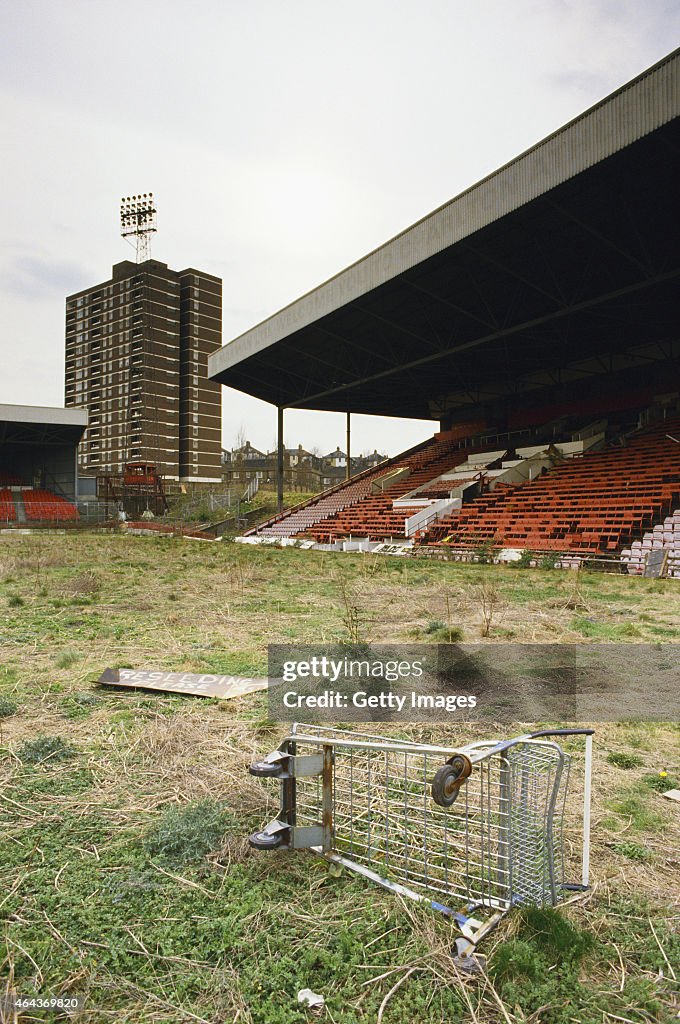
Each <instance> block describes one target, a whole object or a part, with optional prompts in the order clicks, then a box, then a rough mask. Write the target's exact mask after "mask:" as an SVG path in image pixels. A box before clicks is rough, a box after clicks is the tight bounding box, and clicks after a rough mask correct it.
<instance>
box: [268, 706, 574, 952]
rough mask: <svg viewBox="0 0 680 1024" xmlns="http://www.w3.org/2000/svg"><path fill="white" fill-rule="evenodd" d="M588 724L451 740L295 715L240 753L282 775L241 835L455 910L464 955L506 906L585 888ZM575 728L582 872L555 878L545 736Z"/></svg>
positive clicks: (564, 775)
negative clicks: (274, 798)
mask: <svg viewBox="0 0 680 1024" xmlns="http://www.w3.org/2000/svg"><path fill="white" fill-rule="evenodd" d="M592 734H593V730H592V729H547V730H541V731H539V732H534V733H529V734H526V735H523V736H517V737H514V738H513V739H508V740H503V741H500V742H498V741H493V740H489V741H481V742H476V743H470V744H467V745H464V746H461V747H458V748H455V749H452V748H448V747H444V746H435V745H429V744H423V743H411V742H405V741H401V740H396V739H391V738H388V737H384V736H372V735H368V734H364V733H360V732H354V731H349V730H344V729H336V728H328V727H323V728H322V727H320V726H310V725H304V724H301V723H295V724H294V725H293V726H292V728H291V731H290V733H289V735H288V736H286V737H285V738H284V740H283V741H282V743H281V744H280V746H279V748H278V750H276V751H274V752H273V753H271V754H269V755H268V756H267V757H266V758H264V759H263V760H262V761H259V762H257V763H255V764H253V765H251V767H250V771H251V774H252V775H255V776H259V777H266V778H277V779H278V780H279V782H280V789H281V805H280V811H279V813H278V815H277V817H276V818H275V819H274V820H273V821H271V822H269V824H268V825H266V826H265V828H264V829H262V830H261V831H260V832H256V833H254V835H252V836H251V837H250V844H251V845H252V846H253V847H255V848H256V849H260V850H271V849H276V848H287V849H290V850H298V849H311V850H313V851H314V852H315V853H319V854H321V855H323V856H324V857H326V858H327V859H328V860H331V861H334V862H335V863H337V864H341V865H343V866H344V867H347V868H349V869H351V870H353V871H357V872H359V873H360V874H362V875H364V876H365V877H368V878H370V879H371V880H372V881H374V882H377V883H378V884H380V885H383V886H385V887H386V888H388V889H391V890H393V891H396V892H399V893H401V894H402V895H405V896H409V897H411V898H413V899H417V900H425V901H427V902H429V903H430V904H431V906H432V907H434V908H435V909H437V910H440V911H442V912H444V913H446V914H448V915H450V916H451V917H453V918H454V920H455V921H456V922H457V924H458V925H459V927H460V929H461V932H462V935H463V938H462V939H460V940H458V953H459V955H461V956H467V955H468V954H469V953H471V952H472V951H473V950H474V947H475V946H476V944H477V943H478V942H479V941H480V939H481V938H482V937H483V936H484V935H486V934H487V933H488V931H489V930H490V929H491V928H493V927H494V926H495V925H496V924H497V923H498V921H499V920H500V919H501V917H502V916H503V914H505V913H506V912H507V911H508V910H509V909H510V908H511V907H513V906H516V905H519V904H533V905H538V906H546V905H549V906H554V905H556V904H557V903H558V902H559V901H560V899H561V898H562V897H563V895H564V893H565V891H567V890H574V889H584V888H587V886H588V873H589V830H590V778H591V765H592ZM574 735H582V736H585V764H584V778H583V785H582V793H583V804H582V808H581V810H580V812H579V829H581V827H582V843H581V854H580V860H581V881H580V882H579V883H568V882H567V881H566V879H565V863H566V857H565V832H564V819H565V801H566V798H567V793H568V790H569V786H570V777H571V774H572V773H571V762H572V758H571V756H570V755H569V754H568V753H567V752H566V751H565V750H564V749H563V748H562V747H561V746H560V745H559V743H558V742H557V740H558V739H559V738H560V737H565V736H574ZM570 845H571V844H570ZM456 908H458V909H456ZM480 917H481V918H484V919H483V920H480V919H479V918H480Z"/></svg>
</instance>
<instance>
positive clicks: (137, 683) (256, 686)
mask: <svg viewBox="0 0 680 1024" xmlns="http://www.w3.org/2000/svg"><path fill="white" fill-rule="evenodd" d="M99 682H100V683H103V684H104V685H105V686H126V687H130V688H131V689H141V690H163V691H165V692H166V693H185V694H189V695H191V696H194V697H219V698H220V699H221V700H231V698H232V697H243V696H244V695H245V694H246V693H257V692H258V690H266V689H267V687H268V686H269V680H268V679H248V678H246V677H245V676H221V675H213V674H212V673H208V672H206V673H203V674H202V675H198V674H196V673H193V672H148V671H146V670H144V669H134V668H107V669H105V670H104V672H103V674H102V675H101V676H100V677H99Z"/></svg>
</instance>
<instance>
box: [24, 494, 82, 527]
mask: <svg viewBox="0 0 680 1024" xmlns="http://www.w3.org/2000/svg"><path fill="white" fill-rule="evenodd" d="M21 496H22V498H23V502H24V508H25V510H26V518H27V519H28V520H30V521H32V522H39V521H41V520H42V521H46V522H67V521H69V520H75V519H77V518H78V509H77V508H76V506H75V505H74V504H73V503H72V502H70V501H67V500H66V498H62V497H60V496H59V495H58V494H54V493H53V492H52V491H45V490H38V489H35V488H25V489H24V490H22V492H21Z"/></svg>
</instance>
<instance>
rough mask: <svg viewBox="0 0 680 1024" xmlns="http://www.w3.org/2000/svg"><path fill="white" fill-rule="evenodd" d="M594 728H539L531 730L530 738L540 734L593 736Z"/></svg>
mask: <svg viewBox="0 0 680 1024" xmlns="http://www.w3.org/2000/svg"><path fill="white" fill-rule="evenodd" d="M594 732H595V730H594V729H539V730H538V732H530V733H529V739H531V740H535V739H538V737H539V736H592V735H593V734H594Z"/></svg>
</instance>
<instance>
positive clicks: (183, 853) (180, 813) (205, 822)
mask: <svg viewBox="0 0 680 1024" xmlns="http://www.w3.org/2000/svg"><path fill="white" fill-rule="evenodd" d="M232 821H233V819H232V817H231V815H230V814H228V812H227V811H226V810H225V808H224V805H223V804H220V803H218V802H217V801H215V800H199V801H195V802H193V803H188V804H185V805H184V806H178V805H172V806H170V807H169V808H168V809H167V810H166V811H165V812H164V814H163V815H162V816H161V818H160V819H159V820H158V821H157V822H155V823H154V824H153V825H152V826H151V828H150V829H149V831H148V832H147V835H146V839H145V841H144V846H145V848H146V851H147V853H149V854H150V856H151V857H159V858H161V859H163V860H168V861H173V862H175V863H178V864H183V863H186V862H188V861H193V860H200V859H201V858H202V857H204V856H205V854H206V853H209V852H210V850H213V849H215V848H216V847H217V846H218V845H219V842H220V840H221V839H222V838H223V836H224V834H225V832H226V830H227V828H228V826H229V824H230V823H231V822H232Z"/></svg>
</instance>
